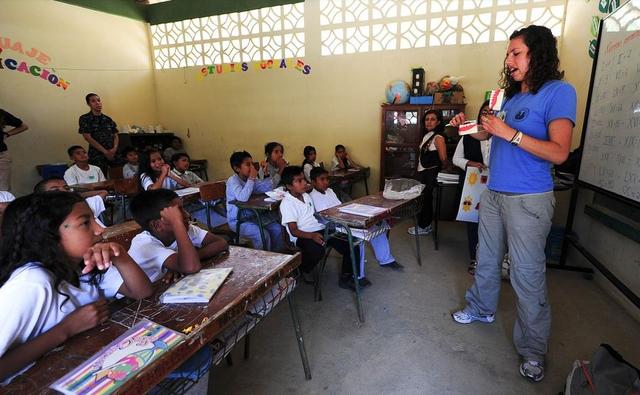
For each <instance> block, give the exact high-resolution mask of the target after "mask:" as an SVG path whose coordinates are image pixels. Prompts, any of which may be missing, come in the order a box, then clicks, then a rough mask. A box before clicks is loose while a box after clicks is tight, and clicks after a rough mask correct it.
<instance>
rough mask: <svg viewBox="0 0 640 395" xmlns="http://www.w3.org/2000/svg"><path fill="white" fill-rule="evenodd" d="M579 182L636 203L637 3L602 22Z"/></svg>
mask: <svg viewBox="0 0 640 395" xmlns="http://www.w3.org/2000/svg"><path fill="white" fill-rule="evenodd" d="M591 84H592V86H591V94H590V97H591V98H590V101H589V105H588V107H587V108H588V118H587V122H586V126H585V134H584V137H583V150H582V162H581V165H580V174H579V176H578V179H579V180H580V181H582V182H585V183H587V184H590V185H593V186H595V187H599V188H602V189H604V190H606V191H609V192H612V193H614V194H616V195H620V196H623V197H625V198H627V199H631V200H634V201H636V202H640V0H630V1H629V2H627V3H626V4H624V5H622V6H621V7H620V8H618V9H617V10H616V11H615V12H614V13H612V14H611V15H609V16H608V17H607V18H606V19H604V21H603V23H602V26H601V32H600V43H599V49H598V57H597V62H596V64H595V74H594V77H593V80H592V83H591Z"/></svg>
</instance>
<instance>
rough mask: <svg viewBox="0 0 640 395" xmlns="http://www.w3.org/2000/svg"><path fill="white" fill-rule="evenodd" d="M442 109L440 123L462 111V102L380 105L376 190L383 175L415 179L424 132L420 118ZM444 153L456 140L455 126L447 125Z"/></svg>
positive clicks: (448, 153)
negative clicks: (427, 113) (378, 165)
mask: <svg viewBox="0 0 640 395" xmlns="http://www.w3.org/2000/svg"><path fill="white" fill-rule="evenodd" d="M431 109H435V110H440V111H442V116H443V117H444V123H445V124H447V123H448V122H449V120H450V119H451V118H452V117H453V116H454V115H455V114H457V113H459V112H464V109H465V105H464V104H431V105H413V104H403V105H383V106H382V107H381V111H380V112H381V130H382V133H381V144H380V189H383V188H384V180H385V179H387V178H399V177H403V178H416V177H417V168H418V160H419V155H418V146H419V145H420V142H421V141H422V137H423V136H424V134H425V130H424V124H423V123H422V117H423V115H424V113H425V112H427V111H428V110H431ZM445 134H446V137H447V156H448V157H449V159H451V157H452V156H453V152H454V151H455V148H456V145H457V143H458V140H459V139H460V138H459V136H458V133H457V131H456V130H455V128H447V130H446V131H445Z"/></svg>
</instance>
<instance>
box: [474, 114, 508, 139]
mask: <svg viewBox="0 0 640 395" xmlns="http://www.w3.org/2000/svg"><path fill="white" fill-rule="evenodd" d="M481 120H482V127H483V128H484V130H486V131H487V132H489V133H491V134H492V135H494V136H497V137H500V138H501V139H504V140H507V141H510V140H511V139H512V138H513V136H514V135H515V134H516V131H515V130H514V129H513V128H512V127H511V126H509V125H507V124H506V123H505V122H504V121H503V120H502V119H500V118H498V117H496V116H495V115H483V116H482V118H481Z"/></svg>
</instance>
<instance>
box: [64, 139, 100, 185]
mask: <svg viewBox="0 0 640 395" xmlns="http://www.w3.org/2000/svg"><path fill="white" fill-rule="evenodd" d="M67 153H68V154H69V158H70V159H71V160H72V161H73V162H74V165H73V166H71V167H70V168H68V169H67V171H65V172H64V180H65V181H66V182H67V184H68V185H76V184H90V183H94V182H100V181H105V180H106V178H105V177H104V174H103V173H102V170H100V168H99V167H98V166H94V165H90V164H89V156H88V155H87V151H85V149H84V148H82V147H81V146H79V145H73V146H71V147H69V149H68V150H67Z"/></svg>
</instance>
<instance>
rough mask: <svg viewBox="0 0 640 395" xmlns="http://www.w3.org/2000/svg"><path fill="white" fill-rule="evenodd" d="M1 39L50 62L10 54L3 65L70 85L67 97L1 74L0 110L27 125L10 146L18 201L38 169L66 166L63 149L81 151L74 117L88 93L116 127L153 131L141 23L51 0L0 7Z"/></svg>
mask: <svg viewBox="0 0 640 395" xmlns="http://www.w3.org/2000/svg"><path fill="white" fill-rule="evenodd" d="M5 38H10V39H11V43H12V45H13V43H14V41H20V42H21V43H22V46H23V49H24V52H26V53H28V52H29V51H30V49H31V48H32V47H33V48H36V49H38V50H40V51H42V52H44V53H46V55H48V57H49V58H50V60H49V61H47V63H48V65H47V66H45V65H43V64H42V63H41V62H39V61H38V60H37V59H33V58H31V57H29V56H28V55H26V54H22V53H20V52H17V51H16V50H13V49H11V48H6V49H5V50H4V51H3V52H2V53H1V54H0V57H1V58H3V59H7V58H12V59H16V60H17V61H18V62H20V61H26V62H27V64H28V65H29V66H32V65H37V66H39V67H41V68H42V69H47V70H52V72H53V73H55V74H56V75H58V76H60V77H62V78H63V79H64V80H66V81H68V82H69V85H68V87H67V89H66V90H65V89H62V88H61V87H57V86H55V85H53V84H51V83H50V82H48V81H46V80H44V79H42V78H40V77H36V76H33V75H31V74H26V73H22V72H18V71H10V70H7V69H6V68H5V69H0V86H1V87H2V89H0V107H1V108H4V109H6V110H7V111H9V112H11V113H13V114H14V115H16V116H18V117H20V118H21V119H22V120H23V121H24V122H25V123H27V124H28V125H29V130H28V131H26V132H25V133H23V134H21V135H18V136H16V137H12V138H10V139H9V140H8V146H9V152H10V153H11V155H12V156H13V177H12V180H13V191H14V192H15V193H16V194H18V195H22V194H25V193H27V192H29V191H30V190H31V189H32V188H33V185H34V184H35V183H36V182H37V181H38V180H39V177H38V175H37V173H36V170H35V165H36V164H41V163H55V162H66V161H68V156H67V153H66V148H67V147H68V146H70V145H72V144H81V145H86V143H85V141H84V139H82V136H81V135H80V134H78V117H79V116H80V115H81V114H83V113H86V112H88V107H87V105H86V104H85V99H84V97H85V95H86V94H87V93H88V92H96V93H98V94H99V95H100V96H101V97H102V100H103V103H104V107H103V111H104V112H105V114H107V115H109V116H111V117H112V118H113V119H114V121H116V123H117V124H118V125H119V126H122V125H125V124H140V125H145V126H146V125H150V124H153V125H155V124H157V114H156V106H155V91H154V87H153V71H152V64H151V59H150V55H149V42H148V33H147V26H146V24H145V23H143V22H139V21H135V20H133V19H128V18H124V17H119V16H113V15H109V14H105V13H102V12H97V11H92V10H88V9H85V8H81V7H77V6H72V5H68V4H64V3H60V2H54V1H53V0H29V1H24V0H3V1H2V12H1V13H0V44H2V45H4V40H5ZM53 69H55V71H53ZM35 70H37V69H35Z"/></svg>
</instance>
